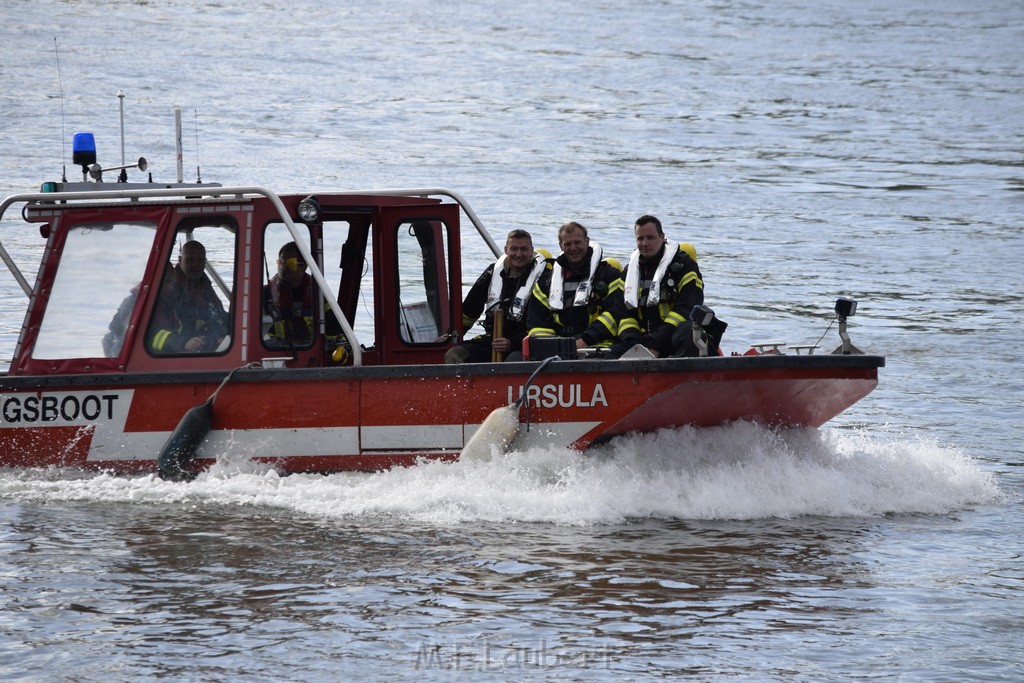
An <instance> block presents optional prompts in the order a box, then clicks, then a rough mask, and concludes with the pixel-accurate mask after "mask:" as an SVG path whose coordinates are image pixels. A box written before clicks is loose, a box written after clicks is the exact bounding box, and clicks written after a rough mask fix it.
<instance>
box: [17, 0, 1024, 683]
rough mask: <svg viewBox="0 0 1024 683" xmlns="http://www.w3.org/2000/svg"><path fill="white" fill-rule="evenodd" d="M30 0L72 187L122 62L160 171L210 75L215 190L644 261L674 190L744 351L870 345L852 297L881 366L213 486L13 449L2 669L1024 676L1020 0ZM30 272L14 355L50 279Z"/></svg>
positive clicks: (27, 10) (221, 467)
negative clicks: (761, 346)
mask: <svg viewBox="0 0 1024 683" xmlns="http://www.w3.org/2000/svg"><path fill="white" fill-rule="evenodd" d="M0 17H2V18H3V21H2V22H0V86H2V87H0V121H2V124H0V149H2V150H3V154H4V164H3V165H4V173H3V175H2V177H0V189H2V190H3V193H4V194H5V195H7V194H10V193H13V192H21V191H26V190H30V189H34V188H37V187H38V185H39V184H40V183H41V182H43V181H45V180H57V179H59V176H60V173H61V165H62V163H67V164H68V166H69V168H68V174H69V179H75V178H76V177H77V173H78V170H77V169H76V168H73V167H70V149H68V148H69V147H70V139H71V135H72V133H74V132H78V131H81V130H89V131H92V132H94V133H95V134H96V138H97V144H98V146H99V148H100V159H101V162H102V163H104V165H108V166H109V165H116V164H118V163H120V149H119V125H118V101H117V98H116V92H117V91H118V90H119V89H120V90H123V91H124V92H125V94H126V97H125V111H126V124H125V126H126V148H127V149H126V153H127V157H128V158H129V159H133V158H135V157H137V156H139V155H144V156H146V157H147V158H148V159H150V163H151V167H152V170H153V172H154V177H155V178H156V179H157V180H172V179H173V176H174V165H173V159H174V154H173V123H172V110H173V107H174V105H175V104H179V105H181V106H182V109H183V111H184V114H185V115H184V120H185V124H186V131H187V133H186V135H185V136H184V137H185V149H186V154H185V157H186V160H185V171H186V173H185V175H186V180H193V179H194V177H195V175H196V167H197V166H198V167H199V172H200V173H201V175H202V178H203V179H204V180H206V181H217V182H223V183H230V184H257V185H267V186H270V187H273V188H274V189H276V190H278V191H300V190H310V189H312V190H316V189H324V188H351V189H369V188H377V187H419V186H430V187H437V186H442V187H449V188H451V189H454V190H456V191H458V192H460V193H461V194H463V195H464V196H465V197H466V198H467V199H468V200H469V201H470V203H471V204H472V205H473V207H474V208H475V209H476V211H477V212H478V213H479V215H480V216H481V217H482V219H483V220H484V221H485V223H487V225H488V226H489V227H490V228H491V230H492V232H493V233H494V234H495V235H498V236H499V239H500V235H501V234H503V233H504V232H505V231H507V230H509V229H511V228H517V227H524V228H527V229H529V230H531V231H533V233H534V235H535V236H536V242H537V244H538V245H539V246H548V247H551V246H554V241H555V240H554V233H555V230H556V228H557V226H558V225H560V224H561V223H562V222H564V221H566V220H570V219H575V220H579V221H581V222H582V223H584V224H585V225H587V226H588V227H590V228H591V233H592V237H594V238H595V239H596V240H598V241H599V242H601V243H602V244H603V245H604V247H605V250H606V252H608V253H610V254H613V255H617V256H619V257H620V258H625V256H626V255H627V253H628V251H629V250H630V248H631V232H630V227H631V225H632V222H633V220H634V219H635V218H636V217H637V216H638V215H640V214H641V213H647V212H650V213H654V214H656V215H658V216H660V217H661V218H662V220H663V222H664V223H665V226H666V232H667V234H668V235H669V237H670V238H672V239H675V240H688V241H691V242H693V243H695V244H696V245H697V248H698V250H699V252H700V263H701V269H702V271H703V274H704V276H705V281H706V283H707V288H706V293H707V300H708V303H709V305H711V306H712V307H713V308H714V309H715V310H716V312H717V313H718V314H719V315H720V316H721V317H722V318H724V319H725V320H727V321H728V322H729V323H730V327H729V331H728V333H727V335H726V338H725V340H724V341H723V347H724V348H725V349H726V350H727V351H742V350H745V349H746V348H747V346H748V345H749V344H751V343H755V342H762V341H785V342H789V343H814V342H816V341H817V340H818V339H819V338H820V337H821V335H822V334H826V337H825V341H823V342H822V345H823V346H829V345H831V344H838V337H837V336H836V334H835V330H834V329H832V330H831V331H828V332H827V333H826V329H827V327H828V321H829V319H830V317H831V308H832V303H833V302H834V300H835V298H836V297H837V296H848V297H853V298H856V299H857V300H858V301H859V302H860V308H859V310H858V313H857V315H856V316H855V317H854V318H852V319H851V328H850V332H851V336H852V338H853V342H854V344H855V345H857V346H858V347H860V348H861V349H864V350H865V351H868V352H872V353H879V354H883V355H885V356H886V357H887V365H886V367H885V368H883V369H882V371H881V373H880V384H879V388H878V389H877V390H876V391H875V392H874V393H873V394H871V395H870V396H868V397H867V398H866V399H865V400H863V401H862V402H860V403H859V404H857V405H856V406H854V407H853V408H852V409H851V410H849V411H848V412H847V413H846V414H844V415H842V416H839V417H838V418H837V419H835V420H833V421H832V422H831V423H830V424H829V425H827V426H826V427H824V428H822V429H820V430H814V431H793V432H782V433H773V432H770V431H767V430H764V429H761V428H757V427H754V426H752V425H734V426H731V427H722V428H717V429H711V430H705V431H693V430H686V429H684V430H678V431H672V432H664V433H659V434H654V435H647V436H642V437H628V438H624V439H620V440H618V441H615V442H613V443H610V444H608V445H606V446H604V447H602V448H601V449H599V450H597V451H596V452H593V453H588V454H586V455H581V454H578V453H570V452H565V451H560V450H556V449H552V450H529V451H525V452H515V453H511V454H509V455H507V456H505V457H502V458H498V459H495V460H492V461H491V462H486V463H480V462H477V463H457V464H428V465H424V466H421V467H415V468H409V469H401V470H395V471H391V472H384V473H376V474H341V475H332V476H291V477H285V478H282V477H278V476H277V475H276V474H274V473H273V472H268V471H265V470H263V469H260V468H258V467H256V466H254V465H252V464H250V463H246V462H222V463H219V464H218V465H217V466H216V467H215V468H214V469H213V470H212V471H211V472H209V473H207V474H205V475H203V476H202V477H200V478H199V479H198V480H197V481H195V482H193V483H190V484H176V483H167V482H161V481H159V480H156V479H154V478H152V477H136V478H119V477H113V476H110V475H104V474H83V473H80V472H68V471H57V472H53V471H38V470H18V471H11V470H8V471H5V472H2V473H0V679H3V680H11V681H42V680H46V681H99V680H102V681H111V680H117V681H120V680H132V681H149V680H196V681H199V680H202V681H283V680H291V681H307V680H331V681H342V680H345V681H348V680H383V679H411V678H415V679H418V680H452V679H454V680H473V681H476V680H506V679H511V678H515V679H517V680H547V679H559V680H580V681H583V680H586V681H591V680H664V679H685V680H698V681H734V680H748V681H766V680H776V681H849V680H885V681H889V680H899V681H967V680H971V681H996V680H1006V681H1010V680H1014V681H1015V680H1021V679H1024V663H1022V662H1024V646H1022V644H1021V643H1022V639H1021V635H1020V634H1021V632H1022V629H1024V616H1022V615H1024V599H1022V597H1021V595H1022V593H1021V589H1022V587H1024V586H1022V583H1024V564H1022V558H1021V551H1022V546H1024V531H1022V529H1024V505H1022V495H1021V493H1022V482H1024V475H1022V471H1021V465H1022V464H1024V449H1022V447H1021V445H1020V441H1021V435H1022V426H1024V388H1022V382H1021V380H1020V379H1019V374H1018V373H1019V368H1020V357H1021V356H1022V353H1024V342H1022V339H1021V320H1022V318H1024V306H1022V304H1021V295H1022V293H1024V277H1022V275H1021V268H1020V262H1021V261H1022V257H1024V246H1022V244H1021V238H1022V237H1024V230H1022V227H1021V216H1022V213H1024V212H1022V207H1024V132H1022V129H1021V121H1022V120H1024V66H1022V64H1024V5H1022V4H1021V3H1020V2H1019V0H981V1H979V2H962V1H961V2H956V1H953V0H906V1H905V2H899V3H893V2H889V1H883V0H865V1H864V2H858V3H850V2H847V1H840V0H820V1H816V2H812V1H810V0H804V1H800V0H781V1H779V2H773V3H765V2H754V1H751V0H694V1H692V2H691V1H683V0H658V1H655V0H649V1H643V0H634V1H627V0H606V1H603V2H599V3H581V2H569V1H567V0H546V1H544V2H537V1H534V0H524V1H522V2H518V3H505V2H497V1H494V0H480V1H478V2H461V1H456V2H450V3H444V4H441V3H428V2H423V1H416V0H392V1H391V2H388V3H374V2H364V1H362V0H354V1H353V2H346V3H328V2H314V1H312V0H288V1H287V2H285V1H284V0H264V1H263V2H259V3H251V2H237V1H235V0H220V1H218V2H212V1H210V2H204V1H200V0H167V1H164V2H159V3H152V2H142V1H138V2H114V1H110V0H94V1H91V2H78V1H61V0H56V1H55V0H50V1H48V2H41V1H38V0H7V1H6V2H4V3H3V6H2V8H0ZM58 55H59V67H60V71H59V73H60V78H59V79H58ZM62 159H68V161H67V162H62V161H61V160H62ZM16 225H17V222H16V221H4V223H3V225H2V226H0V229H2V233H0V239H3V241H4V245H5V246H6V247H7V248H8V250H9V251H10V252H11V253H12V255H13V256H14V257H15V259H16V260H17V261H18V263H19V264H20V265H21V266H22V268H23V269H24V270H26V271H27V272H28V273H29V274H31V273H34V272H35V265H34V264H35V262H37V260H38V258H39V256H40V255H41V246H42V244H41V240H40V239H39V238H38V235H35V234H28V233H25V232H24V231H18V230H17V229H16ZM467 259H468V260H467V263H466V265H465V267H464V270H465V271H466V272H467V273H473V272H477V271H478V270H481V269H482V268H483V267H484V265H485V264H486V253H485V251H484V249H483V248H482V247H474V248H472V249H470V250H469V252H468V255H467ZM97 265H98V267H102V264H97ZM3 270H4V271H5V272H4V273H0V275H3V276H4V277H2V278H0V357H2V358H3V359H4V361H5V362H6V360H7V359H9V358H10V356H11V354H12V352H13V349H14V345H15V343H16V341H17V333H18V330H19V328H20V324H21V319H22V315H23V311H24V306H25V298H24V296H23V295H22V294H21V292H20V290H19V289H18V287H17V286H16V284H15V283H14V281H13V278H11V277H10V276H9V274H8V273H6V269H3Z"/></svg>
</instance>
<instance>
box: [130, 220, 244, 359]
mask: <svg viewBox="0 0 1024 683" xmlns="http://www.w3.org/2000/svg"><path fill="white" fill-rule="evenodd" d="M228 329H229V320H228V314H227V312H225V310H224V304H223V303H221V300H220V298H219V297H218V296H217V293H216V292H214V291H213V285H212V284H211V283H210V278H209V277H208V276H207V275H206V247H204V246H203V244H202V243H201V242H198V241H196V240H190V241H188V242H186V243H185V244H184V245H182V247H181V252H180V253H179V254H178V265H177V266H175V267H174V268H173V269H170V270H168V272H167V273H166V275H165V277H164V283H163V284H162V285H161V287H160V293H159V296H158V297H157V303H156V309H155V312H154V315H153V321H152V323H150V334H149V335H148V338H149V349H150V351H152V352H153V353H154V354H160V355H166V354H179V353H211V352H213V351H216V350H217V348H218V347H219V346H220V344H221V342H222V341H224V338H225V337H226V336H227V334H228Z"/></svg>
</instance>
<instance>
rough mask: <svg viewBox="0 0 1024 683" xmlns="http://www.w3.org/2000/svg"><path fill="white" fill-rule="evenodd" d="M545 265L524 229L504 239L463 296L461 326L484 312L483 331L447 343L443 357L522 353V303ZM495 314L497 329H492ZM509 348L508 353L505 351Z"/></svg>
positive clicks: (476, 359)
mask: <svg viewBox="0 0 1024 683" xmlns="http://www.w3.org/2000/svg"><path fill="white" fill-rule="evenodd" d="M546 267H547V262H546V260H545V259H544V256H543V255H542V254H538V253H536V252H535V251H534V249H533V237H531V236H530V233H528V232H527V231H525V230H512V231H511V232H509V233H508V237H507V239H506V241H505V253H504V254H502V255H501V256H500V257H498V260H497V261H495V262H494V263H492V264H491V265H489V266H487V268H486V269H484V272H483V273H481V274H480V277H478V278H477V280H476V282H475V283H473V286H472V288H470V290H469V294H467V295H466V299H465V301H463V302H462V324H463V328H462V329H463V331H465V330H468V329H469V328H471V327H472V326H473V325H474V324H475V323H476V321H477V319H478V318H479V317H480V316H481V315H483V316H484V320H483V327H484V334H481V335H478V336H476V337H474V338H473V339H467V340H465V341H463V342H462V343H461V344H459V345H457V346H453V347H452V348H450V349H448V352H447V353H445V355H444V362H445V363H486V362H488V361H491V360H516V359H522V351H521V350H520V349H521V347H522V341H523V337H525V336H526V304H527V302H528V301H529V298H530V290H532V289H533V285H534V284H535V283H536V282H537V278H538V277H540V274H541V273H542V272H543V271H544V269H545V268H546ZM496 318H497V319H498V321H497V322H498V327H499V328H500V333H496V332H495V319H496ZM510 352H511V353H513V354H514V355H512V357H511V358H506V355H507V354H510Z"/></svg>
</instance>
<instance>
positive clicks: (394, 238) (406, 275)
mask: <svg viewBox="0 0 1024 683" xmlns="http://www.w3.org/2000/svg"><path fill="white" fill-rule="evenodd" d="M458 211H459V209H458V206H457V205H455V204H427V205H421V206H401V207H385V208H383V209H382V210H381V226H380V230H379V233H378V234H379V235H380V240H379V242H378V246H379V248H375V250H374V260H375V261H376V263H375V269H374V270H375V272H376V279H377V282H376V285H377V286H376V291H377V292H378V295H377V296H376V297H375V301H374V306H375V309H376V313H377V315H376V320H377V325H376V327H377V342H378V344H382V345H383V346H382V350H383V354H384V355H383V358H382V360H383V362H384V363H385V364H388V365H415V364H432V363H440V362H442V361H443V358H444V352H445V350H447V349H448V348H450V347H451V343H452V339H453V338H454V334H455V328H456V327H457V326H456V325H455V323H454V321H456V320H459V317H458V316H457V315H456V314H457V313H458V314H459V315H460V316H461V312H459V311H458V310H456V309H457V307H459V306H461V303H462V292H461V288H460V287H458V286H457V283H459V282H461V270H460V268H459V263H458V260H457V258H453V256H452V255H453V251H452V249H453V244H454V243H455V242H457V239H458V230H459V222H458V221H459V214H458Z"/></svg>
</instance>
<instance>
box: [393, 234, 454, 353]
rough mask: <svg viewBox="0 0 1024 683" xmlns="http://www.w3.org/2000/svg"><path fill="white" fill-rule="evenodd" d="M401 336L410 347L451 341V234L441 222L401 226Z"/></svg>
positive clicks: (399, 285) (399, 237)
mask: <svg viewBox="0 0 1024 683" xmlns="http://www.w3.org/2000/svg"><path fill="white" fill-rule="evenodd" d="M396 246H397V249H398V254H397V256H398V315H399V334H400V335H401V338H402V341H404V342H405V343H407V344H433V343H444V342H446V341H447V337H446V335H447V333H448V331H449V330H450V329H451V328H452V325H451V303H450V302H451V293H450V292H449V289H448V284H447V283H448V281H449V280H448V275H447V274H448V231H447V227H446V226H445V225H444V223H442V222H441V221H430V220H415V221H407V222H404V223H401V224H400V225H399V226H398V237H397V240H396Z"/></svg>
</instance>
